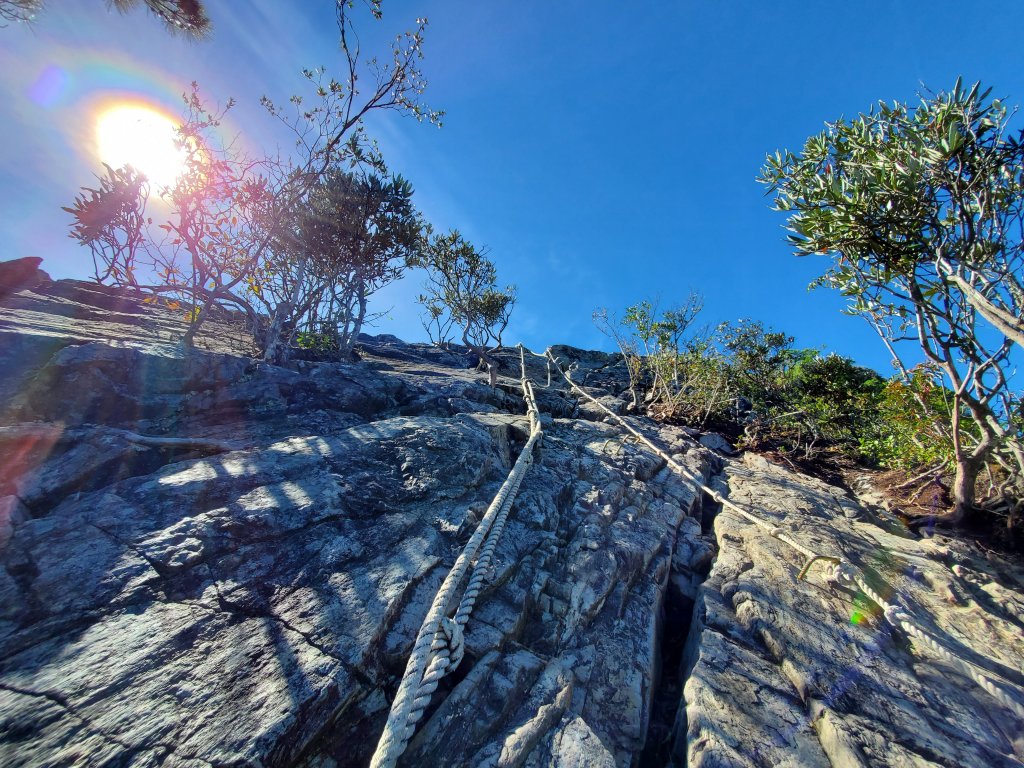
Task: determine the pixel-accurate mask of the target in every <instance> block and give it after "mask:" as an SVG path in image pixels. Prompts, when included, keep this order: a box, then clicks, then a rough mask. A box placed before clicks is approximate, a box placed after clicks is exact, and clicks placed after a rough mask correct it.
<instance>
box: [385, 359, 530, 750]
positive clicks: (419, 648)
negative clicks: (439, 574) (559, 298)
mask: <svg viewBox="0 0 1024 768" xmlns="http://www.w3.org/2000/svg"><path fill="white" fill-rule="evenodd" d="M520 363H521V365H522V379H521V384H522V388H523V399H524V400H525V401H526V409H527V414H528V415H529V418H530V437H529V439H528V440H527V441H526V445H525V446H523V450H522V451H521V452H520V453H519V457H518V458H517V459H516V463H515V465H513V467H512V470H511V472H509V475H508V477H507V478H506V479H505V482H504V483H502V486H501V488H499V489H498V493H497V494H496V495H495V497H494V500H493V501H492V502H491V505H490V506H489V507H488V508H487V511H486V512H485V513H484V516H483V518H482V519H481V520H480V523H479V525H477V528H476V530H475V531H474V532H473V535H472V536H471V537H470V539H469V541H468V542H466V546H465V547H463V549H462V552H461V554H459V557H458V559H457V560H456V561H455V565H453V566H452V569H451V571H449V572H448V575H447V576H446V577H445V580H444V583H442V584H441V587H440V589H438V591H437V595H436V596H435V597H434V602H433V603H431V605H430V609H429V610H428V611H427V616H426V618H425V619H424V620H423V625H422V626H421V627H420V631H419V633H418V634H417V636H416V642H415V643H414V645H413V650H412V655H411V656H410V657H409V662H408V664H406V667H405V674H404V675H403V676H402V682H401V683H400V684H399V686H398V692H397V693H396V694H395V700H394V702H392V704H391V712H390V714H389V715H388V721H387V724H386V725H385V726H384V733H383V734H382V735H381V737H380V742H379V743H378V744H377V751H376V752H374V755H373V759H372V760H371V761H370V766H371V768H393V766H394V765H395V764H396V763H397V762H398V758H399V757H400V756H401V755H402V753H403V752H404V751H405V748H406V746H407V745H408V743H409V739H410V738H412V735H413V733H414V732H415V730H416V724H417V723H418V722H419V721H420V719H421V718H422V717H423V711H424V710H425V709H426V708H427V705H428V704H430V697H431V695H432V694H433V693H434V691H436V690H437V685H438V682H440V680H441V678H442V677H444V676H445V675H446V674H447V673H448V672H449V671H451V670H452V669H454V668H455V667H456V666H458V664H459V662H460V661H461V660H462V653H463V642H462V636H463V629H464V628H465V626H466V622H467V621H469V615H470V613H472V611H473V606H474V605H475V604H476V600H477V597H478V596H479V594H480V590H481V589H482V588H483V583H484V578H485V577H486V574H487V569H488V568H489V566H490V563H491V559H492V557H493V555H494V549H495V547H496V546H497V544H498V539H499V538H500V537H501V532H502V530H503V529H504V527H505V521H506V520H507V519H508V514H509V511H510V510H511V508H512V502H513V501H514V500H515V496H516V492H517V491H518V490H519V485H520V483H522V481H523V477H524V476H525V474H526V471H527V470H528V469H529V468H530V465H532V464H533V453H534V448H535V447H536V446H537V445H538V444H539V443H540V441H541V439H542V438H543V436H544V433H543V430H542V429H541V423H540V413H539V411H538V410H537V401H536V398H535V397H534V392H533V384H532V382H530V381H529V380H528V379H527V377H526V363H525V358H524V357H523V353H522V349H520ZM470 569H472V575H471V576H470V579H469V583H468V585H467V586H466V589H465V591H464V593H463V595H462V599H461V601H460V603H459V606H458V608H457V609H456V611H455V614H454V618H451V617H450V613H451V607H452V605H453V603H454V601H455V598H456V594H457V593H458V590H459V587H460V586H461V584H462V581H463V579H464V578H465V576H466V573H467V572H469V571H470Z"/></svg>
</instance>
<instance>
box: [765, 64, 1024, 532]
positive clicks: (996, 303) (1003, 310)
mask: <svg viewBox="0 0 1024 768" xmlns="http://www.w3.org/2000/svg"><path fill="white" fill-rule="evenodd" d="M1007 120H1008V116H1007V110H1006V108H1005V107H1004V106H1003V105H1002V103H1001V102H1000V101H999V100H998V99H994V100H990V98H989V91H982V90H981V89H980V87H979V86H978V85H974V86H972V87H970V88H964V87H962V85H961V83H960V81H957V83H956V85H955V86H954V87H953V89H952V90H951V91H949V92H948V93H939V94H937V95H934V96H930V97H925V98H923V99H922V100H921V103H920V104H919V105H917V106H916V107H909V106H907V105H904V104H900V103H893V104H891V105H890V104H885V103H881V104H879V105H878V107H877V108H876V109H874V110H872V111H871V112H869V113H867V114H861V115H860V116H859V117H858V118H856V119H854V120H837V121H836V122H834V123H829V124H827V125H826V129H825V130H824V131H823V132H822V133H820V134H818V135H815V136H812V137H811V138H809V139H808V140H807V143H806V144H805V145H804V148H803V151H802V152H801V153H800V154H794V153H792V152H789V151H786V152H781V153H779V152H777V153H776V154H775V155H773V156H771V155H770V156H769V157H768V158H767V161H766V163H765V166H764V168H763V171H762V175H761V177H760V181H762V182H763V183H765V184H766V185H767V186H768V187H769V189H770V190H771V191H772V192H774V193H775V194H776V198H775V208H776V210H780V211H784V212H787V213H789V215H790V218H789V226H790V229H791V231H792V234H791V235H790V236H789V241H790V243H791V244H792V245H793V246H794V247H795V249H796V251H797V253H798V254H800V255H807V254H826V255H830V256H831V257H832V263H831V265H830V267H829V268H828V269H827V270H826V272H825V274H824V275H823V276H822V278H821V279H820V280H819V281H817V284H820V285H828V286H831V287H834V288H837V289H838V290H840V291H841V292H842V293H843V294H844V295H845V296H848V297H849V299H850V311H851V312H852V313H855V314H859V315H862V316H864V317H866V318H867V319H868V320H869V321H870V322H871V323H872V325H873V327H874V328H875V329H876V330H877V331H878V332H879V333H880V335H882V337H883V339H884V340H885V342H886V344H887V345H888V346H889V349H890V350H891V351H892V352H893V354H894V357H896V362H897V365H898V366H899V367H900V369H901V370H902V371H903V372H904V373H903V375H904V377H905V378H906V377H907V376H908V374H907V372H906V370H907V369H906V367H905V366H903V364H902V362H901V361H900V360H899V358H898V356H897V354H896V345H897V342H899V341H903V340H911V339H912V340H915V341H916V342H917V343H918V345H919V346H920V349H921V351H922V352H923V354H924V356H925V358H926V360H927V361H929V362H930V363H931V364H932V365H934V366H935V367H936V368H937V369H938V370H940V371H942V373H943V375H944V376H945V379H946V386H947V388H948V391H949V392H950V393H951V396H952V398H953V402H952V403H951V407H950V410H949V414H950V424H949V430H950V436H951V439H952V442H953V454H954V463H955V478H954V482H953V508H952V509H951V510H950V513H949V515H948V516H947V517H946V521H948V522H951V523H960V522H962V521H964V520H965V519H967V518H969V517H971V516H973V513H974V512H975V510H976V485H977V478H978V475H979V473H980V472H981V470H982V469H983V467H985V466H986V463H987V462H991V461H999V462H1001V463H1004V464H1007V465H1008V466H1009V467H1011V468H1012V472H1013V473H1014V474H1015V475H1016V476H1017V477H1018V478H1019V477H1020V475H1021V473H1022V472H1024V447H1022V444H1021V441H1020V438H1019V435H1018V434H1015V432H1014V428H1013V424H1012V420H1011V413H1012V404H1013V393H1012V392H1011V389H1010V386H1011V376H1012V373H1013V367H1014V361H1013V359H1012V352H1013V349H1014V345H1015V344H1018V343H1020V340H1021V338H1022V337H1021V336H1020V330H1021V312H1022V306H1024V303H1022V298H1024V293H1022V290H1021V289H1022V286H1021V275H1022V274H1024V271H1022V266H1024V264H1022V258H1024V251H1022V247H1024V246H1022V223H1024V218H1022V217H1024V163H1022V159H1024V145H1022V141H1021V139H1022V137H1021V135H1020V133H1018V134H1016V135H1012V134H1010V132H1009V128H1008V126H1007Z"/></svg>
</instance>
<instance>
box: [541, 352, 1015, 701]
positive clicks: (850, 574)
mask: <svg viewBox="0 0 1024 768" xmlns="http://www.w3.org/2000/svg"><path fill="white" fill-rule="evenodd" d="M546 356H547V358H548V359H549V360H550V361H551V362H552V363H553V364H554V365H555V367H556V368H557V369H558V371H559V373H561V374H562V376H563V377H564V378H565V380H566V381H567V382H568V383H569V385H570V386H571V387H572V389H573V390H575V391H576V392H578V393H580V394H581V395H583V397H585V398H586V399H587V400H589V401H590V402H591V403H593V404H595V405H596V406H598V407H599V408H601V409H602V410H603V411H604V412H605V413H607V414H608V415H609V416H611V417H612V418H613V419H614V420H615V421H617V422H618V423H619V424H620V425H621V426H622V427H623V428H624V429H626V430H627V431H629V432H630V433H631V434H633V435H634V436H635V437H636V438H637V439H638V440H640V441H641V442H642V443H643V444H644V445H646V446H647V447H648V448H650V449H651V450H652V451H654V453H655V454H657V455H658V456H660V457H661V458H662V459H664V460H665V462H667V464H668V465H669V466H670V467H671V468H672V469H674V470H675V471H676V472H678V473H679V474H681V475H682V476H683V477H685V478H687V479H688V480H690V481H691V482H693V483H695V484H696V485H697V486H698V487H700V488H701V490H703V491H704V492H705V493H707V494H708V495H709V496H711V498H713V499H714V500H715V501H717V502H718V503H719V504H721V505H722V506H723V507H724V508H728V509H729V510H731V511H733V512H735V513H737V514H738V515H740V516H741V517H743V518H744V519H746V520H749V521H750V522H751V523H753V524H754V525H756V526H758V527H759V528H761V529H762V530H764V531H765V532H766V533H767V534H768V535H770V536H773V537H774V538H776V539H778V540H779V541H782V542H785V543H786V544H788V545H789V546H791V547H792V548H793V549H795V550H796V551H797V552H799V553H801V554H802V555H803V556H804V557H806V558H807V561H806V562H805V564H804V566H803V568H801V569H800V572H799V574H798V575H797V579H803V578H804V576H806V575H807V571H808V570H809V569H810V567H811V566H812V565H813V564H814V563H815V562H817V561H818V560H823V561H827V562H830V563H832V569H831V572H830V578H831V580H832V581H835V582H837V583H839V584H842V585H844V586H856V587H858V588H859V589H860V590H861V592H863V593H864V594H865V595H866V596H867V597H868V598H869V599H871V600H872V601H873V602H874V603H876V604H877V605H878V606H879V607H880V608H881V609H882V611H883V614H884V616H885V619H886V621H888V622H889V623H890V624H891V625H892V626H894V627H897V628H899V629H902V630H903V631H904V632H906V633H907V634H908V635H910V636H912V637H914V638H916V639H917V640H919V641H921V643H922V644H924V645H926V646H927V647H929V648H931V649H932V650H933V651H935V652H936V653H937V654H938V655H940V656H941V657H942V658H944V659H946V660H947V661H949V662H950V663H951V664H953V665H954V666H956V667H957V668H958V669H960V670H961V671H963V672H964V674H966V675H967V676H968V677H969V678H970V679H971V680H973V681H974V682H975V683H976V684H977V685H978V686H979V687H980V688H981V689H982V690H984V691H986V692H987V693H989V694H990V695H991V696H992V697H993V698H995V699H996V700H997V701H999V703H1000V704H1002V705H1003V706H1005V707H1007V708H1008V709H1010V710H1011V711H1013V712H1014V713H1015V714H1016V715H1017V716H1018V717H1021V718H1024V706H1022V705H1021V704H1020V703H1019V702H1018V701H1016V700H1015V699H1013V698H1011V697H1010V696H1008V695H1007V693H1006V692H1005V691H1004V690H1003V689H1002V688H1000V687H998V686H997V685H996V684H995V682H994V681H993V680H992V679H991V678H989V677H988V676H986V675H985V674H983V673H982V672H980V671H979V670H978V669H977V668H975V666H974V665H972V664H970V663H968V662H966V661H964V660H963V659H961V658H960V657H958V656H957V655H955V654H954V653H953V652H952V651H950V650H949V649H947V648H946V647H945V646H944V645H942V644H941V643H940V642H939V641H938V640H936V639H935V638H934V637H932V636H931V635H930V634H928V633H927V632H925V631H924V630H923V629H921V628H920V627H919V626H917V625H916V624H915V623H914V621H913V618H912V617H911V615H910V613H908V612H907V611H906V609H904V608H903V607H902V606H900V605H899V604H897V603H889V602H887V601H886V600H884V599H883V598H882V596H881V595H880V594H878V592H876V591H875V590H873V589H872V588H871V587H870V586H869V585H868V584H867V582H866V580H865V579H864V576H863V574H862V573H861V572H860V570H859V569H857V568H856V567H854V566H852V565H850V564H849V563H846V562H844V561H842V560H841V559H840V558H837V557H830V556H827V555H820V554H818V553H816V552H814V551H812V550H810V549H808V548H807V547H805V546H803V545H802V544H800V543H799V542H797V541H794V540H793V539H792V538H791V537H790V536H789V535H787V534H786V533H785V532H784V531H783V530H782V529H781V528H779V527H777V526H774V525H772V524H771V523H768V522H767V521H765V520H762V519H761V518H759V517H758V516H757V515H754V514H753V513H751V512H749V511H747V510H745V509H743V508H742V507H739V506H737V505H736V504H733V503H732V502H731V501H729V500H728V499H726V498H725V497H724V496H722V495H721V494H719V493H718V492H716V491H715V490H713V489H712V488H709V487H708V486H707V485H705V484H704V483H703V482H701V481H700V479H699V478H697V477H696V476H695V475H694V474H693V473H692V472H690V471H689V470H687V469H686V468H684V467H683V466H682V465H681V464H679V463H678V462H677V461H675V460H673V459H672V457H671V456H669V455H668V454H667V453H665V451H663V450H661V449H660V448H659V447H658V446H657V445H655V444H654V443H653V442H651V441H650V440H648V439H647V437H645V436H644V435H643V434H641V433H640V432H639V431H637V430H636V429H634V428H633V427H632V426H631V425H630V424H629V422H627V421H626V420H625V419H624V418H623V417H622V416H620V415H619V414H617V413H615V412H614V411H613V410H611V409H610V408H608V407H607V406H605V405H604V403H602V402H600V401H599V400H597V399H596V398H594V397H593V396H591V395H590V394H589V393H588V392H586V391H585V390H584V389H583V388H582V387H580V386H579V385H577V384H576V382H574V381H573V380H572V377H570V376H569V374H568V373H566V372H565V371H564V370H562V367H561V366H560V365H559V364H558V362H557V360H556V359H555V358H554V356H553V355H552V354H551V350H550V349H549V350H548V351H547V353H546ZM1005 682H1006V684H1007V685H1012V683H1010V682H1009V681H1005ZM1014 687H1015V686H1014Z"/></svg>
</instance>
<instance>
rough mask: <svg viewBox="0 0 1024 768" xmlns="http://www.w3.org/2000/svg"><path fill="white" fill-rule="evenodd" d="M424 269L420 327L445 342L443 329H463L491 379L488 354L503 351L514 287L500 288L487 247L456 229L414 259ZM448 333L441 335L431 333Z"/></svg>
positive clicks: (492, 370)
mask: <svg viewBox="0 0 1024 768" xmlns="http://www.w3.org/2000/svg"><path fill="white" fill-rule="evenodd" d="M417 264H418V266H422V267H423V268H425V269H426V270H427V283H426V285H425V286H424V288H425V293H423V294H421V295H420V296H419V298H418V301H419V303H420V304H422V305H423V306H424V308H425V310H426V318H425V319H424V328H425V329H426V330H427V332H428V333H430V334H431V341H433V342H434V343H437V344H446V343H447V342H448V341H449V338H447V337H446V333H447V332H450V329H452V328H459V329H461V335H462V343H463V344H465V345H466V346H467V347H469V348H470V349H471V350H472V351H473V352H474V353H476V355H477V356H478V358H479V359H480V363H481V365H483V366H486V367H487V368H488V370H489V372H490V374H491V383H492V385H493V384H494V383H495V375H496V369H495V368H494V361H493V359H492V358H491V357H490V354H491V353H492V352H495V351H497V350H499V349H501V336H502V333H504V331H505V328H507V327H508V322H509V318H510V317H511V314H512V309H513V307H514V306H515V303H516V289H515V287H514V286H506V287H505V288H504V289H501V288H499V287H498V271H497V269H496V268H495V266H494V262H492V261H491V260H490V259H488V258H487V252H486V251H485V250H480V249H477V248H476V247H475V246H474V245H473V244H472V243H470V242H469V241H468V240H466V239H465V238H464V237H463V236H462V235H461V234H460V233H459V232H458V230H452V231H450V232H448V233H446V234H444V235H438V236H436V237H434V238H433V239H431V240H430V243H429V245H428V246H427V247H426V248H425V249H424V251H423V253H422V254H421V255H420V257H419V258H418V260H417ZM442 330H443V331H446V333H445V335H444V336H442V335H434V333H435V332H438V333H439V332H441V331H442Z"/></svg>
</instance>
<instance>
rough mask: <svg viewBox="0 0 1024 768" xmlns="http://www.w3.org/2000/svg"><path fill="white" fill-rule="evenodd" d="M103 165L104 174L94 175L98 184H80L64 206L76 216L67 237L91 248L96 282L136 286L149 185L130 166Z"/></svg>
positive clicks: (144, 178)
mask: <svg viewBox="0 0 1024 768" xmlns="http://www.w3.org/2000/svg"><path fill="white" fill-rule="evenodd" d="M103 167H104V168H105V169H106V175H104V176H99V177H97V178H98V179H99V182H100V184H99V187H98V188H96V189H92V188H90V187H83V188H82V191H81V193H80V194H79V195H78V196H77V197H76V198H75V202H74V204H73V205H72V206H71V207H70V208H67V207H66V208H64V210H65V211H67V212H68V213H70V214H71V215H72V216H74V218H75V223H74V224H73V225H72V229H71V234H70V236H71V237H72V238H74V239H75V240H78V242H79V243H80V244H81V245H87V246H88V247H89V249H90V250H91V251H92V263H93V271H94V274H95V276H96V282H98V283H102V282H105V281H108V282H112V283H113V284H114V285H121V286H131V287H133V288H137V287H138V282H137V280H136V277H135V259H136V255H137V254H138V251H139V249H140V248H142V247H143V246H144V244H145V228H146V226H147V223H148V222H149V220H148V219H147V218H146V201H147V200H148V199H149V184H148V182H147V181H146V177H145V176H143V175H141V174H139V173H138V171H136V170H135V169H134V168H132V167H131V166H126V167H124V168H119V169H117V170H115V169H113V168H111V167H110V166H109V165H107V164H106V163H104V164H103Z"/></svg>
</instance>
